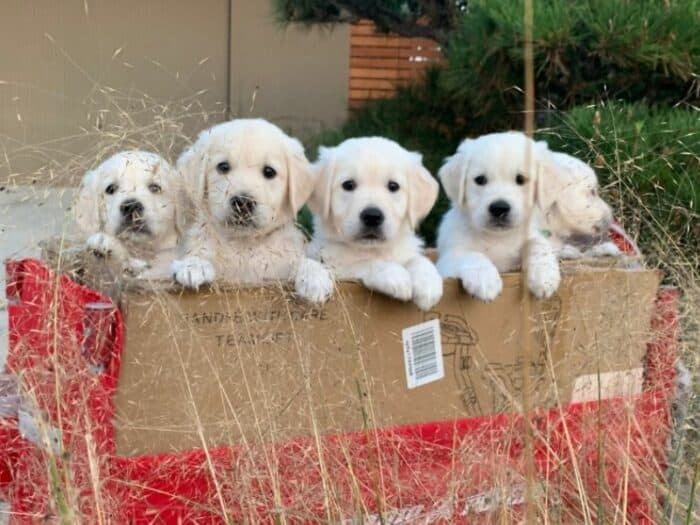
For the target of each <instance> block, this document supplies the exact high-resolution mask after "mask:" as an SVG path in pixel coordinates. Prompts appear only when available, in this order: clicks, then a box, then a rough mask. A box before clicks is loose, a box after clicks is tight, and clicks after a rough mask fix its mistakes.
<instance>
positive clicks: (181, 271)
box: [170, 226, 216, 290]
mask: <svg viewBox="0 0 700 525" xmlns="http://www.w3.org/2000/svg"><path fill="white" fill-rule="evenodd" d="M208 239H211V237H210V236H208V235H207V232H206V229H205V228H204V227H202V226H194V227H193V228H192V229H190V231H189V232H188V233H187V238H186V247H187V249H186V251H185V253H186V254H187V255H186V256H185V257H183V258H182V259H176V260H174V261H173V262H172V264H171V265H170V272H171V274H172V276H173V278H174V279H175V281H176V282H178V283H179V284H181V285H182V286H184V287H186V288H193V289H195V290H197V289H199V287H200V286H202V285H204V284H209V283H212V282H213V281H214V279H216V270H215V269H214V265H213V264H212V263H211V261H212V259H213V252H212V250H211V248H210V247H209V246H208V244H207V240H208Z"/></svg>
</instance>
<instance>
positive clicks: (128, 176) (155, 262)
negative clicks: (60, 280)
mask: <svg viewBox="0 0 700 525" xmlns="http://www.w3.org/2000/svg"><path fill="white" fill-rule="evenodd" d="M181 192H182V187H181V185H180V178H179V174H178V173H177V171H176V170H174V169H173V168H172V167H171V166H170V164H169V163H168V162H167V161H166V160H165V159H163V158H162V157H160V156H159V155H156V154H155V153H148V152H145V151H124V152H121V153H117V154H116V155H113V156H112V157H110V158H108V159H107V160H105V161H104V162H103V163H102V164H100V165H99V166H97V167H96V168H95V169H94V170H91V171H89V172H88V173H87V174H86V175H85V177H84V178H83V182H82V185H81V188H80V192H79V194H78V199H77V202H76V203H75V206H74V207H73V212H74V215H75V218H76V221H77V223H78V225H79V226H80V227H81V228H82V229H83V230H84V231H85V232H86V233H87V234H89V237H88V238H87V246H88V247H89V248H90V250H92V252H93V253H94V254H95V255H96V256H97V257H100V258H102V259H105V260H107V261H108V263H109V264H110V265H112V266H114V267H115V269H116V270H117V273H119V272H122V271H126V272H127V273H130V274H133V275H139V276H147V277H148V278H165V277H167V275H168V272H167V267H168V266H169V264H170V262H171V261H172V259H173V258H174V255H175V247H176V245H177V241H178V239H179V236H180V231H181V228H182V226H183V220H182V214H181V213H180V208H181V198H182V197H181ZM148 269H151V270H152V271H149V272H147V273H144V272H145V271H146V270H148Z"/></svg>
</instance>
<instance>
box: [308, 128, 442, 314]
mask: <svg viewBox="0 0 700 525" xmlns="http://www.w3.org/2000/svg"><path fill="white" fill-rule="evenodd" d="M316 167H317V169H318V171H319V173H320V177H319V180H318V182H317V185H316V189H315V191H314V193H313V195H312V196H311V199H310V200H309V207H310V208H311V210H312V211H313V212H314V237H313V239H312V241H311V243H310V245H309V252H308V253H309V255H310V256H311V257H313V258H314V259H316V260H319V261H322V262H323V264H324V265H325V266H327V267H328V268H329V269H330V270H331V272H332V274H333V276H334V277H335V278H336V279H340V280H359V281H361V282H362V283H363V284H364V285H365V286H366V287H368V288H370V289H373V290H377V291H379V292H381V293H384V294H386V295H389V296H391V297H394V298H396V299H399V300H401V301H409V300H413V301H414V302H415V303H416V304H417V305H418V306H419V307H420V308H421V309H423V310H428V309H429V308H431V307H432V306H433V305H435V304H436V303H437V302H438V301H439V300H440V297H441V296H442V278H441V277H440V275H439V274H438V272H437V270H436V268H435V266H434V265H433V263H432V262H430V260H429V259H427V258H426V257H425V256H424V255H423V254H422V248H423V243H422V241H421V240H420V239H419V238H418V237H417V236H416V234H415V232H414V230H415V228H416V226H417V225H418V223H419V222H420V221H421V220H422V219H423V218H424V217H425V216H426V215H427V214H428V212H429V211H430V210H431V208H432V207H433V204H434V203H435V200H436V199H437V195H438V189H439V186H438V183H437V181H436V180H435V179H434V178H433V177H432V176H431V175H430V173H429V172H428V171H427V170H426V169H425V168H424V167H423V165H422V161H421V156H420V155H419V154H418V153H412V152H409V151H406V150H405V149H403V148H402V147H401V146H399V145H398V144H397V143H395V142H393V141H391V140H388V139H385V138H380V137H369V138H354V139H349V140H346V141H345V142H343V143H341V144H340V145H338V146H336V147H333V148H320V150H319V160H318V162H317V163H316Z"/></svg>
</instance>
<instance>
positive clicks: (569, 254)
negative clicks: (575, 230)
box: [559, 244, 583, 259]
mask: <svg viewBox="0 0 700 525" xmlns="http://www.w3.org/2000/svg"><path fill="white" fill-rule="evenodd" d="M581 257H583V253H581V250H579V249H578V248H577V247H576V246H572V245H571V244H565V245H564V246H562V247H561V250H559V258H560V259H580V258H581Z"/></svg>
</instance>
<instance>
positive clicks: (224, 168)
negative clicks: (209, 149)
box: [216, 160, 231, 175]
mask: <svg viewBox="0 0 700 525" xmlns="http://www.w3.org/2000/svg"><path fill="white" fill-rule="evenodd" d="M216 171H218V172H219V173H221V174H222V175H226V174H227V173H228V172H229V171H231V165H230V164H229V163H228V161H226V160H225V161H223V162H219V163H218V164H217V165H216Z"/></svg>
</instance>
